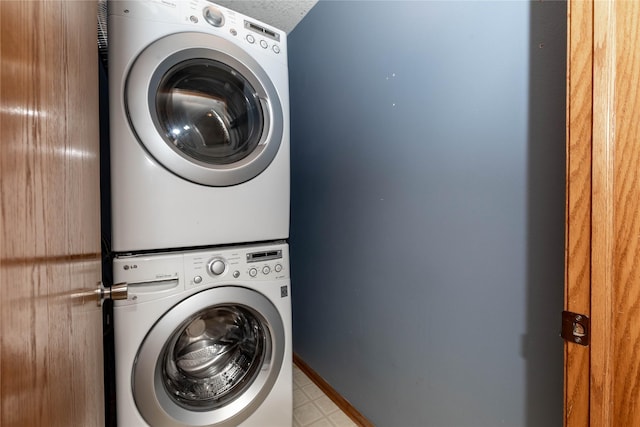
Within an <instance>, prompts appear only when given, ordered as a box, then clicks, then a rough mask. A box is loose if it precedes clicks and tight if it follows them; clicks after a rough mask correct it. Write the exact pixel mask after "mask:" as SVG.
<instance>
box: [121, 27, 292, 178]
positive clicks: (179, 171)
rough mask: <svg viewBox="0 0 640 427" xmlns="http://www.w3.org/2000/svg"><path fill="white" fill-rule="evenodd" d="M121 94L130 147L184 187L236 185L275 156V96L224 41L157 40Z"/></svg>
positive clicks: (278, 131) (257, 70) (253, 65)
mask: <svg viewBox="0 0 640 427" xmlns="http://www.w3.org/2000/svg"><path fill="white" fill-rule="evenodd" d="M278 71H281V72H282V71H283V70H279V69H278ZM274 72H275V71H274ZM124 90H125V96H124V108H125V110H126V113H127V115H128V117H129V121H130V125H131V128H132V130H133V131H134V133H135V135H136V137H137V139H138V141H139V142H140V143H141V144H142V146H143V147H144V148H145V150H146V151H147V152H148V153H149V154H150V155H151V156H152V157H153V158H154V159H155V160H156V161H157V162H158V163H159V164H160V165H162V166H163V167H164V168H166V169H168V170H169V171H170V172H172V173H174V174H175V175H177V176H179V177H181V178H184V179H186V180H188V181H192V182H195V183H198V184H203V185H207V186H216V187H218V186H219V187H222V186H230V185H236V184H240V183H243V182H246V181H248V180H250V179H252V178H254V177H256V176H258V175H259V174H260V173H262V172H263V171H264V170H265V169H266V168H267V167H268V166H269V164H270V163H271V161H272V160H273V159H274V157H275V156H276V154H277V153H278V149H279V147H280V144H281V142H282V138H283V135H284V122H285V119H284V117H283V110H282V105H281V103H280V100H279V97H278V91H277V90H276V88H275V86H274V85H273V83H272V81H271V79H270V78H269V76H268V75H267V73H266V72H265V70H264V69H263V68H262V67H261V66H260V64H258V62H257V61H256V60H255V59H254V58H253V57H252V56H250V55H249V54H248V53H247V52H245V51H244V50H243V49H241V48H240V47H239V46H237V45H235V44H234V43H232V42H230V41H228V40H226V39H223V38H220V37H217V36H214V35H210V34H202V33H177V34H172V35H169V36H166V37H164V38H162V39H159V40H157V41H155V42H154V43H152V44H151V45H149V46H148V47H147V48H145V50H143V51H142V52H141V53H140V55H139V56H138V57H137V58H136V60H135V62H134V63H133V65H132V67H131V70H130V71H129V74H128V76H127V81H126V85H125V88H124Z"/></svg>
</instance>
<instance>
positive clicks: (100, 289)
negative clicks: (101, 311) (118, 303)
mask: <svg viewBox="0 0 640 427" xmlns="http://www.w3.org/2000/svg"><path fill="white" fill-rule="evenodd" d="M95 295H96V297H97V299H98V301H97V302H98V305H99V306H101V305H102V303H103V302H104V300H107V299H110V300H114V301H115V300H123V299H127V298H128V296H129V284H128V283H127V282H121V283H115V284H113V285H111V286H106V287H105V286H103V285H102V282H98V284H97V288H96V290H95Z"/></svg>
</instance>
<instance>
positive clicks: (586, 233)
mask: <svg viewBox="0 0 640 427" xmlns="http://www.w3.org/2000/svg"><path fill="white" fill-rule="evenodd" d="M568 19H569V21H568V22H569V37H568V40H569V50H568V52H569V56H568V59H569V60H568V80H567V81H568V113H567V119H568V120H567V130H568V131H567V135H568V138H567V154H568V156H567V158H568V163H567V246H566V248H567V268H566V288H565V307H566V309H568V310H570V311H575V312H578V313H584V314H588V315H589V316H590V318H591V343H590V345H589V346H588V347H582V346H578V345H576V344H565V425H566V426H570V427H573V426H576V427H577V426H585V425H591V426H607V427H618V426H637V425H640V392H639V390H640V351H639V349H640V320H639V319H640V84H639V83H638V82H640V50H639V49H640V2H637V1H614V0H596V1H585V0H575V1H571V2H570V3H569V18H568Z"/></svg>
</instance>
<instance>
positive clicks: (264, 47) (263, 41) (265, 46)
mask: <svg viewBox="0 0 640 427" xmlns="http://www.w3.org/2000/svg"><path fill="white" fill-rule="evenodd" d="M260 46H262V48H263V49H266V48H268V47H269V43H267V42H266V41H265V40H260Z"/></svg>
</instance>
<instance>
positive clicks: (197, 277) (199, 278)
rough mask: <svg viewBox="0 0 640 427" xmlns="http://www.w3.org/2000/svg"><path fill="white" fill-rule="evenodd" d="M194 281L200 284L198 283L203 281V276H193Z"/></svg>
mask: <svg viewBox="0 0 640 427" xmlns="http://www.w3.org/2000/svg"><path fill="white" fill-rule="evenodd" d="M193 283H195V284H198V283H202V277H200V276H196V277H194V278H193Z"/></svg>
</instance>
